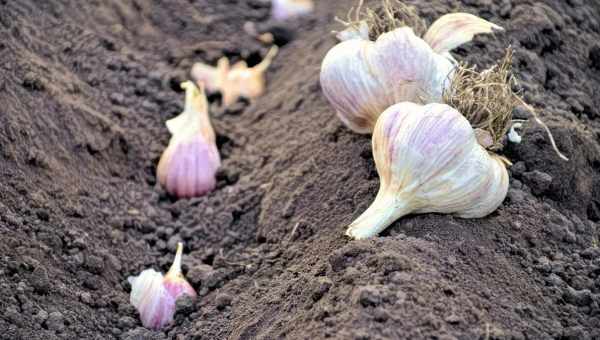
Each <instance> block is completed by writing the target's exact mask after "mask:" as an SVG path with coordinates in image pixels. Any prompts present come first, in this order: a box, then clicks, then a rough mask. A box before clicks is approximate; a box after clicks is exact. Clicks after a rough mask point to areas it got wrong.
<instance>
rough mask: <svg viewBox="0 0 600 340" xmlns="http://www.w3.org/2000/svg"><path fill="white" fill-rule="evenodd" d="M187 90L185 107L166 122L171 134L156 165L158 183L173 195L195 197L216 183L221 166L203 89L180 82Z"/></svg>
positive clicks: (189, 83)
mask: <svg viewBox="0 0 600 340" xmlns="http://www.w3.org/2000/svg"><path fill="white" fill-rule="evenodd" d="M181 86H182V88H184V89H185V91H186V99H185V109H184V111H183V112H182V113H181V114H180V115H178V116H177V117H175V118H173V119H170V120H168V121H167V123H166V125H167V129H168V130H169V132H170V133H171V135H172V137H171V140H170V141H169V145H168V146H167V148H166V149H165V151H164V152H163V154H162V156H161V158H160V161H159V163H158V167H157V172H156V173H157V178H158V181H159V183H160V184H161V185H162V186H163V187H164V188H165V189H166V190H167V192H169V193H170V194H171V195H174V196H176V197H181V198H186V197H196V196H201V195H204V194H206V193H208V192H210V191H212V190H213V189H214V188H215V186H216V178H215V177H216V172H217V170H218V168H219V166H220V165H221V157H220V156H219V150H218V149H217V146H216V144H215V142H216V141H215V133H214V130H213V128H212V125H211V123H210V118H209V116H208V102H207V100H206V95H205V94H204V89H203V88H202V87H200V88H197V87H196V86H195V85H194V83H192V82H184V83H182V84H181Z"/></svg>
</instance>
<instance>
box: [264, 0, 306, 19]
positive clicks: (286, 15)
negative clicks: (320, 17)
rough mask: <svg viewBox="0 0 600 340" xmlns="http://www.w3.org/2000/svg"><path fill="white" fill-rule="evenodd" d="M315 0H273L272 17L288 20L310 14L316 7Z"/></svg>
mask: <svg viewBox="0 0 600 340" xmlns="http://www.w3.org/2000/svg"><path fill="white" fill-rule="evenodd" d="M314 7H315V6H314V4H313V0H272V1H271V17H272V18H273V19H275V20H280V21H281V20H286V19H290V18H294V17H297V16H302V15H306V14H309V13H310V12H312V11H313V9H314Z"/></svg>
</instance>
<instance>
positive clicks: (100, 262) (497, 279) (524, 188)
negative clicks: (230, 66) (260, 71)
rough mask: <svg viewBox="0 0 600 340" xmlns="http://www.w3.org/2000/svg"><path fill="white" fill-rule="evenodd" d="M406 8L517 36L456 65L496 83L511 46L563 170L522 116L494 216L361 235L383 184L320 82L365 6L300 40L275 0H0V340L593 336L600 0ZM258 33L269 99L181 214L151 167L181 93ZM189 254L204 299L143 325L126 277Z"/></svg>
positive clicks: (596, 325)
mask: <svg viewBox="0 0 600 340" xmlns="http://www.w3.org/2000/svg"><path fill="white" fill-rule="evenodd" d="M408 2H410V3H414V4H416V5H417V7H418V9H419V10H420V13H421V14H422V15H424V16H425V17H426V18H427V20H428V21H429V22H431V21H432V19H434V18H436V17H438V16H439V15H440V14H443V13H446V12H448V11H451V10H456V9H460V10H464V11H468V12H472V13H475V14H479V15H481V16H483V17H485V18H487V19H490V20H492V21H494V22H496V23H498V24H501V25H503V26H504V27H506V29H507V32H506V33H504V34H499V35H497V36H496V37H478V38H477V39H476V41H475V42H474V43H472V44H469V45H468V46H466V47H465V48H461V49H459V50H457V51H456V55H457V57H458V58H460V59H463V60H468V61H470V62H473V63H475V64H477V65H479V66H482V67H483V66H486V65H489V64H491V63H492V62H493V61H494V60H496V59H498V58H500V57H501V56H502V55H503V53H504V48H505V47H506V46H507V45H509V44H511V45H512V46H513V47H514V48H515V60H514V66H515V69H516V71H517V73H518V75H519V77H520V78H521V79H522V81H523V84H522V85H523V88H524V94H525V97H526V99H527V100H528V101H529V102H530V103H532V104H534V105H535V106H537V107H539V108H540V114H541V116H542V117H543V118H544V119H545V121H546V122H547V123H548V125H549V126H550V127H551V129H552V131H553V133H554V136H555V138H556V139H557V142H558V146H559V148H560V149H561V150H562V151H564V152H565V153H566V154H567V155H568V156H569V157H570V158H571V161H570V162H563V161H561V160H560V159H558V157H557V156H556V155H555V154H554V152H553V151H552V148H551V147H550V144H549V142H548V139H547V138H546V135H545V133H544V132H543V130H542V129H541V128H540V127H539V126H536V125H535V124H532V123H528V124H527V130H526V133H525V134H524V141H523V143H522V144H520V145H516V146H515V145H512V146H509V147H508V148H507V149H505V154H506V155H507V156H508V157H509V158H510V159H511V160H512V162H513V163H514V166H513V167H512V169H511V176H512V178H511V187H510V191H509V194H508V197H507V199H506V200H505V202H504V203H503V204H502V206H501V207H500V209H498V211H497V212H495V213H494V214H492V215H491V216H489V217H486V218H483V219H479V220H463V219H458V218H453V217H450V216H445V215H434V214H427V215H421V216H414V217H407V218H403V219H401V220H400V221H398V222H396V223H395V224H394V225H393V226H392V227H390V228H389V229H388V230H387V231H386V232H384V234H383V235H381V237H378V238H375V239H373V240H368V241H349V240H348V239H346V238H345V237H344V236H343V232H344V230H345V227H346V226H347V225H348V224H349V223H350V222H351V221H352V220H353V218H355V217H357V216H358V214H360V213H361V212H362V211H363V210H364V209H365V208H366V207H367V206H368V205H369V204H370V202H371V200H372V199H373V198H374V196H375V193H376V191H377V188H378V178H377V173H376V171H375V167H374V163H373V159H372V156H371V151H370V141H369V138H368V137H366V136H359V135H356V134H353V133H351V132H350V131H349V130H348V129H346V128H345V127H343V126H342V124H341V122H340V121H339V120H338V119H337V118H336V117H335V115H334V113H333V112H332V109H331V108H330V107H329V105H328V104H327V102H326V101H325V99H324V97H323V96H322V94H321V91H320V88H319V82H318V79H319V78H318V74H319V66H320V61H321V60H322V58H323V56H324V55H325V53H326V52H327V50H328V49H329V48H331V47H332V46H333V45H334V44H335V40H334V38H333V37H332V35H331V34H330V32H331V31H332V30H334V29H339V26H337V25H335V24H334V21H333V16H334V15H335V14H337V15H341V16H343V15H344V14H345V13H346V11H347V9H348V8H349V7H350V6H351V5H354V1H353V0H343V1H325V0H322V1H319V2H318V5H317V9H316V13H315V14H314V15H313V16H311V17H308V18H303V19H300V20H296V21H294V22H292V23H290V24H289V26H288V27H281V26H276V25H273V24H271V23H269V22H268V16H269V5H268V1H261V0H248V1H235V0H227V1H225V0H196V1H193V0H189V1H187V0H170V1H158V0H148V1H146V0H128V1H122V0H105V1H75V0H54V1H38V0H18V1H17V0H0V176H2V180H1V181H0V240H1V241H0V338H2V339H165V338H168V339H253V338H258V339H275V338H289V339H322V338H335V339H600V248H598V241H599V238H600V225H599V222H600V21H599V20H600V3H598V2H597V1H593V0H590V1H585V0H544V1H534V0H522V1H521V0H502V1H492V0H463V1H462V2H461V1H457V0H439V1H417V0H414V1H408ZM246 21H251V22H255V23H257V27H258V28H259V29H260V30H263V31H264V30H271V31H273V32H275V33H276V35H277V38H278V42H279V43H280V44H282V45H283V44H284V43H286V42H289V43H287V44H285V46H284V47H283V48H282V50H281V52H280V55H279V56H278V57H277V58H276V60H275V63H274V65H273V67H272V68H271V69H270V71H269V73H268V82H269V85H268V93H267V94H266V95H265V96H264V97H262V98H259V99H257V100H254V101H252V102H239V103H238V104H236V105H235V106H234V107H232V108H230V109H228V110H223V109H219V108H218V105H217V104H218V101H219V98H218V96H211V98H210V100H211V102H212V103H213V107H212V110H211V113H212V115H213V118H214V119H213V122H214V125H215V128H216V132H217V134H218V144H219V148H220V151H221V153H222V157H223V169H222V170H221V172H220V174H219V185H218V189H217V190H216V191H215V192H214V193H212V194H210V195H208V196H206V197H202V198H197V199H190V200H175V199H173V198H171V197H168V196H167V195H166V193H165V192H164V190H162V189H161V188H160V187H159V186H158V185H157V183H156V178H155V174H154V173H155V167H156V164H157V161H158V158H159V157H160V154H161V152H162V150H163V149H164V148H165V146H166V144H167V141H168V139H169V135H168V132H167V130H166V128H165V126H164V121H165V120H166V119H168V118H170V117H173V116H174V115H175V114H177V113H178V112H180V110H181V109H182V103H183V95H182V93H181V91H180V89H179V88H178V83H179V82H180V81H181V80H184V79H185V78H186V77H187V74H186V73H187V71H188V70H189V69H190V66H191V64H192V63H193V62H196V61H204V62H209V63H214V62H216V60H217V59H218V58H219V57H221V56H223V55H226V56H229V57H231V58H233V59H234V60H239V59H246V60H249V62H250V63H251V64H253V63H256V62H258V61H260V59H261V57H262V56H263V55H264V54H265V53H266V51H267V49H268V46H264V45H261V44H260V43H259V42H257V41H256V40H254V39H253V38H252V37H250V36H249V35H248V34H246V33H245V32H244V30H243V25H244V23H245V22H246ZM516 115H517V116H518V117H520V116H526V114H525V112H522V111H518V112H516ZM180 240H183V241H184V242H185V245H186V252H187V255H186V256H185V257H184V263H185V268H184V270H185V272H186V273H187V277H188V278H189V280H190V282H191V283H192V284H193V286H194V287H195V288H196V289H197V291H198V292H199V295H200V297H201V298H200V299H199V300H198V301H197V302H196V303H195V304H190V303H189V302H188V301H182V303H180V311H179V312H178V314H177V315H176V322H175V324H174V325H173V326H172V327H170V328H168V329H165V330H164V331H163V332H152V331H148V330H146V329H144V328H142V327H141V324H140V322H139V319H138V317H137V314H136V311H135V310H134V309H133V307H132V306H130V304H129V301H128V299H129V286H128V283H127V281H126V278H127V276H129V275H132V274H137V273H139V272H140V271H141V270H142V269H144V268H147V267H154V268H156V269H160V270H162V271H165V270H166V269H168V266H169V264H170V261H171V259H172V256H173V251H174V246H175V244H176V243H177V242H178V241H180Z"/></svg>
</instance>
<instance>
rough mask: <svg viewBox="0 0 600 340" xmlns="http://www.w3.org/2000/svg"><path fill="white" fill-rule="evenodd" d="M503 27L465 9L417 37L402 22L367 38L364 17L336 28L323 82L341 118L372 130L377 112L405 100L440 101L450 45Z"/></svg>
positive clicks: (448, 72)
mask: <svg viewBox="0 0 600 340" xmlns="http://www.w3.org/2000/svg"><path fill="white" fill-rule="evenodd" d="M494 29H498V30H499V29H502V28H501V27H499V26H497V25H494V24H492V23H490V22H487V21H485V20H483V19H481V18H478V17H476V16H473V15H471V14H466V13H456V14H448V15H445V16H443V17H441V18H440V19H438V20H437V21H436V22H435V23H434V24H433V25H432V26H431V27H430V28H429V30H428V32H427V33H426V34H425V38H424V39H421V38H420V37H417V36H416V35H415V34H414V32H413V30H412V29H411V28H410V27H401V28H397V29H395V30H393V31H390V32H387V33H384V34H382V35H380V36H379V37H378V38H377V40H376V41H374V42H373V41H370V40H368V26H367V24H366V22H364V21H363V22H360V23H358V24H357V25H353V26H350V27H349V28H348V29H346V30H345V31H343V32H340V33H338V38H340V39H342V40H343V41H342V42H340V43H339V44H337V45H336V46H334V47H333V48H332V49H331V50H330V51H329V52H328V53H327V55H326V56H325V59H324V60H323V63H322V65H321V75H320V78H321V88H322V89H323V93H324V95H325V97H326V98H327V99H328V101H329V102H330V103H331V105H332V106H333V107H334V109H335V110H336V112H337V114H338V116H339V117H340V119H341V120H342V121H343V122H344V123H345V124H346V125H347V126H348V127H349V128H350V129H352V130H353V131H355V132H358V133H371V132H372V130H373V127H374V126H375V122H376V121H377V117H378V116H379V114H380V113H381V112H383V110H385V109H386V108H388V107H389V106H390V105H393V104H395V103H399V102H402V101H411V102H415V103H423V104H425V103H433V102H442V95H443V91H444V90H445V89H446V87H448V86H450V84H451V80H452V76H453V71H454V68H455V63H454V61H453V58H452V57H451V56H450V54H449V53H448V52H449V51H450V49H452V48H455V47H457V46H459V45H461V44H463V43H466V42H468V41H470V40H471V39H472V38H473V35H474V34H477V33H489V32H492V31H493V30H494Z"/></svg>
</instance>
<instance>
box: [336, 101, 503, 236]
mask: <svg viewBox="0 0 600 340" xmlns="http://www.w3.org/2000/svg"><path fill="white" fill-rule="evenodd" d="M373 156H374V159H375V165H376V167H377V172H378V174H379V177H380V188H379V191H378V193H377V196H376V198H375V201H374V202H373V203H372V204H371V206H370V207H369V208H368V209H367V210H366V211H365V212H364V213H363V214H362V215H361V216H359V217H358V218H357V219H356V220H355V221H354V222H352V224H350V226H349V227H348V230H347V232H346V235H348V236H350V237H352V238H355V239H363V238H368V237H372V236H375V235H377V234H378V233H380V232H381V231H383V230H384V229H385V228H387V227H388V226H389V225H390V224H392V223H393V222H394V221H395V220H397V219H398V218H400V217H402V216H404V215H407V214H411V213H431V212H435V213H447V214H455V215H457V216H459V217H463V218H478V217H483V216H486V215H488V214H490V213H491V212H493V211H494V210H495V209H496V208H497V207H498V206H499V205H500V204H501V203H502V201H503V200H504V198H505V197H506V193H507V191H508V172H507V170H506V164H507V163H506V160H505V158H503V157H500V156H497V155H494V154H490V153H488V151H486V150H485V149H484V148H483V147H482V146H481V145H480V144H479V143H478V141H477V139H476V136H475V131H474V130H473V128H472V127H471V126H470V124H469V122H468V121H467V120H466V118H464V117H463V116H462V115H461V114H460V113H459V112H458V111H456V110H455V109H453V108H451V107H450V106H448V105H445V104H428V105H424V106H423V105H420V104H415V103H408V102H405V103H400V104H396V105H393V106H391V107H390V108H388V109H387V110H386V111H385V112H383V113H382V114H381V116H380V117H379V120H378V121H377V124H376V127H375V130H374V132H373Z"/></svg>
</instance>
